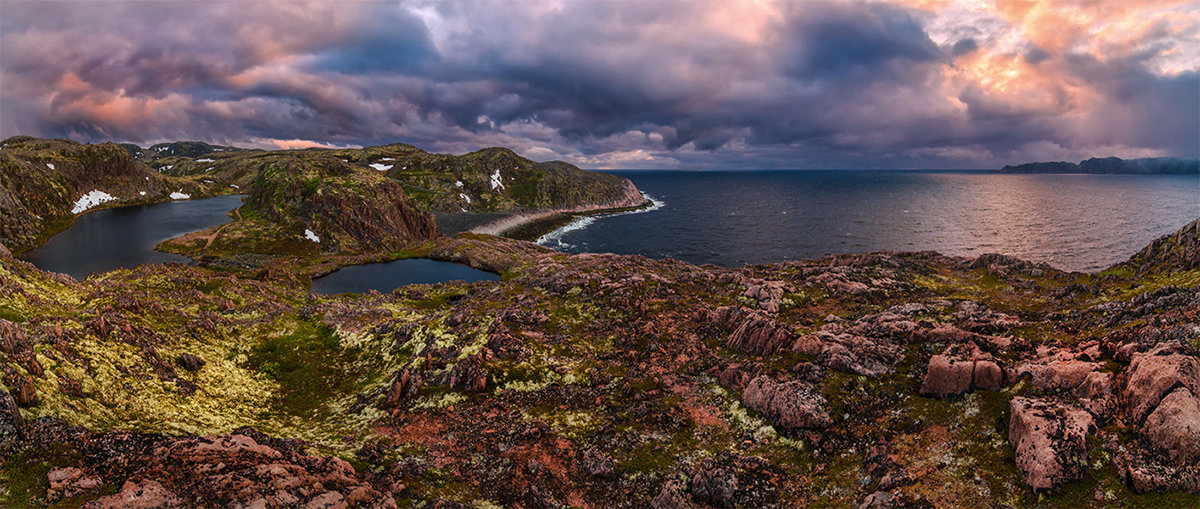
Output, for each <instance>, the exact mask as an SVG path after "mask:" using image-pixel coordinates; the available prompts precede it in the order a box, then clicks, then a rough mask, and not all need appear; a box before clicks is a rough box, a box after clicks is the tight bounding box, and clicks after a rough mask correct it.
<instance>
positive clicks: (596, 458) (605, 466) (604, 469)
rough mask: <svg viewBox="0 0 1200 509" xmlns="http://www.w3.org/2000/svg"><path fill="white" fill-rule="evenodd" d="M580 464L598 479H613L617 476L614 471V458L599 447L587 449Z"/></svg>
mask: <svg viewBox="0 0 1200 509" xmlns="http://www.w3.org/2000/svg"><path fill="white" fill-rule="evenodd" d="M580 463H581V464H582V466H583V469H584V470H587V472H588V473H589V474H592V475H594V476H597V477H612V476H613V475H615V474H616V471H615V470H613V459H612V456H609V455H607V454H605V453H604V451H601V450H600V448H598V447H589V448H587V449H585V450H584V451H583V458H582V459H581V460H580Z"/></svg>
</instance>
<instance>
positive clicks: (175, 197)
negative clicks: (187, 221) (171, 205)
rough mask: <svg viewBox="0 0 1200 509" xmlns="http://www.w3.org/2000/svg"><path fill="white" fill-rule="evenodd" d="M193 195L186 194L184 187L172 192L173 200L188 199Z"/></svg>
mask: <svg viewBox="0 0 1200 509" xmlns="http://www.w3.org/2000/svg"><path fill="white" fill-rule="evenodd" d="M191 197H192V195H190V194H184V193H183V189H180V190H178V191H175V192H173V193H171V199H172V200H186V199H188V198H191Z"/></svg>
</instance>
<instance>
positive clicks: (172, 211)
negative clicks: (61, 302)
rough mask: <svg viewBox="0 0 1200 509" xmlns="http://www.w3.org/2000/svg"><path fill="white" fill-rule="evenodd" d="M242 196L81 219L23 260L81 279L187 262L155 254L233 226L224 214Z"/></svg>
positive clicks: (101, 213)
mask: <svg viewBox="0 0 1200 509" xmlns="http://www.w3.org/2000/svg"><path fill="white" fill-rule="evenodd" d="M241 204H242V197H241V196H237V195H233V196H218V197H216V198H207V199H202V200H183V201H174V202H170V203H159V204H156V205H141V206H137V207H123V208H117V209H107V210H98V211H95V212H90V213H87V214H84V215H83V216H80V217H79V218H78V219H76V220H75V224H73V225H71V227H70V228H67V229H66V230H64V231H62V232H61V233H59V234H58V235H55V236H54V237H52V238H51V239H50V241H49V242H46V243H45V244H42V245H41V246H38V247H36V248H34V249H31V250H29V251H27V252H25V253H24V254H23V255H21V259H22V260H25V261H28V262H31V263H33V264H34V265H36V266H37V267H38V268H39V269H42V270H48V271H52V272H62V273H66V274H70V275H71V276H73V277H75V278H78V279H82V278H84V277H86V276H87V275H88V274H95V273H98V272H107V271H110V270H114V269H119V268H122V267H126V268H128V267H134V266H137V265H140V264H143V263H166V262H187V261H188V258H186V257H183V256H179V255H174V254H169V253H162V252H159V251H155V250H154V246H155V245H156V244H158V243H159V242H162V241H164V240H167V239H171V238H175V237H178V236H180V235H183V234H185V233H190V232H194V231H197V230H203V229H205V228H208V227H211V226H216V225H219V224H222V223H226V222H228V221H230V218H229V216H227V215H226V212H229V211H230V210H233V209H235V208H238V207H239V206H241Z"/></svg>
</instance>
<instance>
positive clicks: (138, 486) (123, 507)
mask: <svg viewBox="0 0 1200 509" xmlns="http://www.w3.org/2000/svg"><path fill="white" fill-rule="evenodd" d="M183 505H184V504H183V501H182V500H180V499H179V497H178V496H177V495H175V494H174V493H172V492H171V491H170V490H168V489H166V488H164V487H163V485H162V484H159V482H158V481H155V480H151V479H145V480H142V481H140V482H136V483H135V482H133V481H125V485H124V486H122V487H121V491H119V492H117V493H116V494H113V495H109V496H107V497H104V498H101V499H99V500H96V501H94V502H92V503H90V504H87V505H85V506H84V507H85V508H88V509H151V508H154V509H158V508H164V507H183Z"/></svg>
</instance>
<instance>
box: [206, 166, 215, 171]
mask: <svg viewBox="0 0 1200 509" xmlns="http://www.w3.org/2000/svg"><path fill="white" fill-rule="evenodd" d="M213 168H216V166H209V167H208V168H207V169H205V170H204V171H212V170H213Z"/></svg>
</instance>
